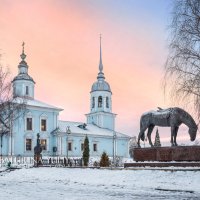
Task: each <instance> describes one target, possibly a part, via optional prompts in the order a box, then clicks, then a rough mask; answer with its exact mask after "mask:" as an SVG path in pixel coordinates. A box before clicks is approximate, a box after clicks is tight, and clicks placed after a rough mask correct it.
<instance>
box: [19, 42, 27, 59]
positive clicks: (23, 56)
mask: <svg viewBox="0 0 200 200" xmlns="http://www.w3.org/2000/svg"><path fill="white" fill-rule="evenodd" d="M24 45H25V43H24V42H23V43H22V54H21V55H20V57H21V59H22V61H24V60H25V58H26V54H25V53H24Z"/></svg>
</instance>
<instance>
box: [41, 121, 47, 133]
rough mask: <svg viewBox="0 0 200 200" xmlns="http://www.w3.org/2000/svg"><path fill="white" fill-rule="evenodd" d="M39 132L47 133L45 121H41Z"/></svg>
mask: <svg viewBox="0 0 200 200" xmlns="http://www.w3.org/2000/svg"><path fill="white" fill-rule="evenodd" d="M41 131H47V120H46V119H41Z"/></svg>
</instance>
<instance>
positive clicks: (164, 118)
mask: <svg viewBox="0 0 200 200" xmlns="http://www.w3.org/2000/svg"><path fill="white" fill-rule="evenodd" d="M182 123H183V124H185V125H186V126H187V127H188V128H189V131H188V133H189V135H190V140H191V141H194V140H195V139H196V134H197V129H198V126H197V125H196V123H195V121H194V119H193V118H192V117H191V115H190V114H189V113H187V112H186V111H185V110H183V109H181V108H178V107H174V108H168V109H161V108H158V110H157V111H150V112H147V113H144V114H143V115H142V116H141V119H140V133H139V135H138V147H140V139H141V140H142V141H144V138H145V131H146V129H148V132H147V137H148V140H149V144H150V145H151V147H153V144H152V141H151V133H152V131H153V129H154V127H155V126H162V127H171V145H172V146H177V143H176V136H177V132H178V129H179V126H180V125H181V124H182Z"/></svg>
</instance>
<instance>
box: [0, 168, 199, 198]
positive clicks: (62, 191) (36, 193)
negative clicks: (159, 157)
mask: <svg viewBox="0 0 200 200" xmlns="http://www.w3.org/2000/svg"><path fill="white" fill-rule="evenodd" d="M199 181H200V172H199V171H177V172H169V171H160V170H108V169H70V168H30V169H25V168H24V169H20V170H15V171H13V172H10V173H7V172H2V173H0V200H8V199H15V200H25V199H26V200H27V199H28V200H43V199H48V200H55V199H56V200H68V199H69V200H79V199H81V200H86V199H89V200H90V199H91V200H102V199H103V200H107V199H112V200H115V199H124V200H129V199H134V200H137V199H144V200H145V199H148V200H151V199H154V200H155V199H178V200H181V199H192V200H194V199H200V184H199Z"/></svg>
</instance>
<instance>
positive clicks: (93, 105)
mask: <svg viewBox="0 0 200 200" xmlns="http://www.w3.org/2000/svg"><path fill="white" fill-rule="evenodd" d="M94 107H95V98H94V97H92V108H94Z"/></svg>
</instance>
